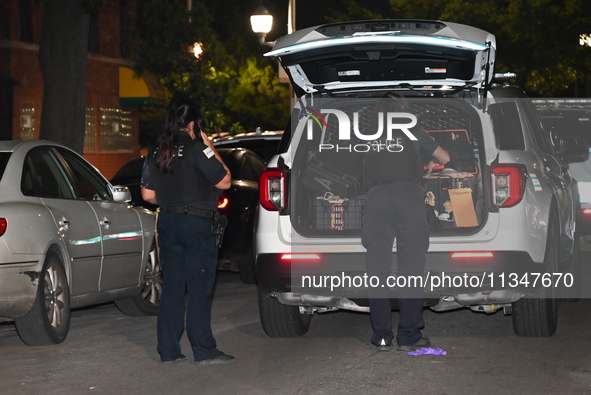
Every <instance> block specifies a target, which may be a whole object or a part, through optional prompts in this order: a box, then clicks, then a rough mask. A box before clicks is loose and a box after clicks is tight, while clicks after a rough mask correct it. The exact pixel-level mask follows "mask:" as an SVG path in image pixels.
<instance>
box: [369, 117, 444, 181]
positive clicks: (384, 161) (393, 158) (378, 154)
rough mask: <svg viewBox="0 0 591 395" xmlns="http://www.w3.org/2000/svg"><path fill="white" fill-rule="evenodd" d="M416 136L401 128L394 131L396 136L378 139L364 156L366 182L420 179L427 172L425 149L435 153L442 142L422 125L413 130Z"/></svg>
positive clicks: (427, 151)
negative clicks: (424, 166) (412, 137)
mask: <svg viewBox="0 0 591 395" xmlns="http://www.w3.org/2000/svg"><path fill="white" fill-rule="evenodd" d="M410 132H411V134H412V135H413V136H414V137H415V138H416V140H411V138H410V136H409V135H407V134H406V133H404V132H403V131H401V130H394V131H393V132H392V140H388V141H387V140H385V139H381V140H374V141H372V142H370V147H371V149H370V150H369V151H368V152H367V153H365V154H364V155H365V156H364V159H363V173H364V176H363V179H364V186H366V187H372V186H374V185H377V184H383V183H388V182H394V181H403V180H404V181H416V180H420V178H421V176H422V174H423V164H422V163H421V155H420V154H421V152H424V153H425V154H427V155H432V154H433V153H434V152H435V150H436V149H437V147H439V145H438V144H437V142H436V141H435V140H434V139H433V138H432V137H431V136H429V134H428V133H427V132H425V131H424V130H423V129H421V128H413V129H411V130H410Z"/></svg>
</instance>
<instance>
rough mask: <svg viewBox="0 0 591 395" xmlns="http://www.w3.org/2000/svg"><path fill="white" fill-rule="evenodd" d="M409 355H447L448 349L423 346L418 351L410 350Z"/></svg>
mask: <svg viewBox="0 0 591 395" xmlns="http://www.w3.org/2000/svg"><path fill="white" fill-rule="evenodd" d="M407 354H408V355H447V351H445V350H444V349H442V348H439V347H437V348H431V347H423V348H420V349H418V350H416V351H410V352H408V353H407Z"/></svg>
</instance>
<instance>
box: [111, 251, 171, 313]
mask: <svg viewBox="0 0 591 395" xmlns="http://www.w3.org/2000/svg"><path fill="white" fill-rule="evenodd" d="M161 295H162V267H161V266H160V260H159V259H158V250H157V249H156V241H154V242H153V243H152V248H151V249H150V256H149V257H148V262H147V263H146V271H145V272H144V279H143V283H142V289H141V292H140V293H139V295H137V296H134V297H131V298H126V299H120V300H116V301H115V305H116V306H117V308H118V309H119V311H121V312H122V313H123V314H125V315H128V316H131V317H139V316H145V315H157V314H158V308H159V306H160V296H161Z"/></svg>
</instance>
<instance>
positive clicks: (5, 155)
mask: <svg viewBox="0 0 591 395" xmlns="http://www.w3.org/2000/svg"><path fill="white" fill-rule="evenodd" d="M10 155H11V153H10V152H0V180H1V179H2V176H3V175H4V170H6V165H7V164H8V160H9V159H10Z"/></svg>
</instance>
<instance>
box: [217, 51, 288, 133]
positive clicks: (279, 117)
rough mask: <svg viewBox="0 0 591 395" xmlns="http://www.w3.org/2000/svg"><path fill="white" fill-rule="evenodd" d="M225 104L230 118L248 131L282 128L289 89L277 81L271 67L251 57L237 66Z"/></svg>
mask: <svg viewBox="0 0 591 395" xmlns="http://www.w3.org/2000/svg"><path fill="white" fill-rule="evenodd" d="M276 67H277V66H276ZM227 104H228V107H229V109H230V110H231V112H232V114H233V116H234V119H237V120H239V121H240V123H241V124H243V125H244V126H245V127H246V128H247V129H248V130H254V129H256V127H258V126H261V127H262V128H263V129H282V128H283V127H285V124H286V123H287V118H288V115H289V90H288V88H287V86H286V85H285V84H282V83H280V82H279V80H278V79H277V72H276V71H275V69H274V68H273V67H271V66H265V65H261V64H260V63H259V61H258V58H255V57H251V58H248V59H247V62H246V64H245V65H244V66H242V67H241V69H240V73H239V77H238V79H237V81H236V84H235V85H234V86H233V87H232V88H231V89H230V95H229V96H228V100H227ZM261 122H265V123H264V124H261Z"/></svg>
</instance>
